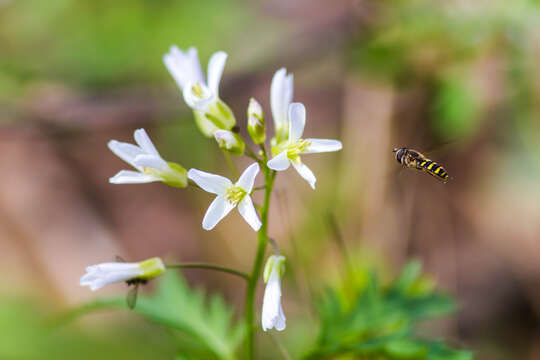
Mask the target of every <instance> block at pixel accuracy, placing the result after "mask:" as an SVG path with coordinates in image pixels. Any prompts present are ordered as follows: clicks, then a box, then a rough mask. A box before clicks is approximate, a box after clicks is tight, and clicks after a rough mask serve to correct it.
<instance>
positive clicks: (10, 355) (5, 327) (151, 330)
mask: <svg viewBox="0 0 540 360" xmlns="http://www.w3.org/2000/svg"><path fill="white" fill-rule="evenodd" d="M51 313H54V311H53V310H52V308H51V307H50V306H44V305H43V304H39V302H38V301H31V300H21V299H17V300H15V299H12V300H9V299H7V298H5V297H4V298H3V299H2V300H1V301H0V329H2V336H1V337H0V358H1V359H25V360H26V359H28V360H33V359H35V360H38V359H39V360H41V359H81V360H92V359H102V360H109V359H110V360H114V359H124V358H125V359H133V360H136V359H152V358H156V359H166V358H170V357H171V356H173V354H174V348H173V347H172V346H171V342H170V341H168V339H167V337H166V336H164V335H165V334H164V333H163V331H160V330H159V329H156V328H155V327H153V326H145V325H144V324H140V323H137V322H135V321H129V322H127V323H126V321H125V320H124V321H116V322H114V323H112V324H111V323H108V324H107V326H104V324H103V323H101V324H99V327H94V328H91V327H85V328H84V329H83V328H81V327H80V326H75V325H74V324H71V325H70V326H65V327H61V328H57V327H53V324H52V323H51Z"/></svg>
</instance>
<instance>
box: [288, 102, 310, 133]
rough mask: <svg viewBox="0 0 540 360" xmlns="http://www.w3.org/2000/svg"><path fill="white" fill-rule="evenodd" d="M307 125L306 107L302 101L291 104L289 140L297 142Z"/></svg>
mask: <svg viewBox="0 0 540 360" xmlns="http://www.w3.org/2000/svg"><path fill="white" fill-rule="evenodd" d="M305 125H306V107H305V106H304V104H302V103H292V104H291V105H290V106H289V142H291V143H294V142H297V141H298V140H299V139H300V138H301V137H302V134H303V133H304V126H305Z"/></svg>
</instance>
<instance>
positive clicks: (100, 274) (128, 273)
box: [79, 263, 143, 291]
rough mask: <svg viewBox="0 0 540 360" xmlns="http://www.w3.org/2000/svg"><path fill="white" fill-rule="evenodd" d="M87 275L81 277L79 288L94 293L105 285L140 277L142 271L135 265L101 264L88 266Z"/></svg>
mask: <svg viewBox="0 0 540 360" xmlns="http://www.w3.org/2000/svg"><path fill="white" fill-rule="evenodd" d="M86 271H87V274H85V275H84V276H82V277H81V279H80V281H79V283H80V285H81V286H89V287H90V289H91V290H92V291H95V290H97V289H99V288H101V287H103V286H105V285H107V284H111V283H115V282H123V281H126V280H129V279H132V278H135V277H137V276H140V275H142V273H143V270H142V269H141V268H140V267H139V265H138V264H137V263H103V264H97V265H92V266H88V267H87V268H86Z"/></svg>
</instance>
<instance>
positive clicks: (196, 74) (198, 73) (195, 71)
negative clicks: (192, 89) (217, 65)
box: [187, 46, 206, 84]
mask: <svg viewBox="0 0 540 360" xmlns="http://www.w3.org/2000/svg"><path fill="white" fill-rule="evenodd" d="M187 58H188V60H189V69H190V75H191V76H190V80H191V81H192V82H194V83H200V84H206V82H205V81H204V74H203V71H202V68H201V62H200V60H199V55H198V54H197V48H195V47H193V46H192V47H190V48H189V49H188V50H187Z"/></svg>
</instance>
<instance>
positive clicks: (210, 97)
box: [182, 81, 216, 111]
mask: <svg viewBox="0 0 540 360" xmlns="http://www.w3.org/2000/svg"><path fill="white" fill-rule="evenodd" d="M195 85H196V83H194V82H191V81H190V82H188V83H186V86H185V87H184V89H183V90H182V95H183V96H184V101H185V102H186V104H187V105H188V106H189V107H190V108H192V109H194V110H199V111H205V110H206V108H207V107H208V105H210V104H211V103H213V102H214V101H216V97H215V96H214V94H212V92H211V91H210V89H208V88H207V87H206V85H204V84H201V83H199V85H200V86H201V89H202V98H201V97H199V96H197V95H195V94H194V92H193V86H195Z"/></svg>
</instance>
